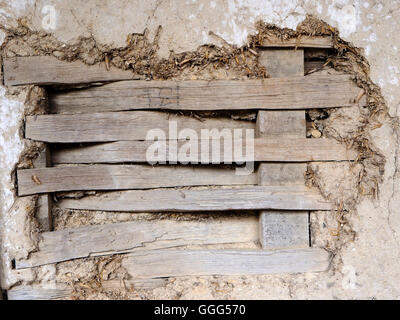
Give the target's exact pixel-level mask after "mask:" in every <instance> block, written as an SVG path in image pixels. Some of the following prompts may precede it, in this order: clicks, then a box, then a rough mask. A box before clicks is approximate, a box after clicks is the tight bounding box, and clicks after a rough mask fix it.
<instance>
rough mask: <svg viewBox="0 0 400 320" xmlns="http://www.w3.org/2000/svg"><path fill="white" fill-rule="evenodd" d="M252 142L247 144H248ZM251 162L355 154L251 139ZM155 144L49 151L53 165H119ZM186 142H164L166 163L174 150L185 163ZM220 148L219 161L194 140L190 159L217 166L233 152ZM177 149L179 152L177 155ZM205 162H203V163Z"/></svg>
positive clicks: (306, 142)
mask: <svg viewBox="0 0 400 320" xmlns="http://www.w3.org/2000/svg"><path fill="white" fill-rule="evenodd" d="M251 141H253V140H248V141H247V143H248V144H249V145H250V144H251ZM253 142H254V159H253V160H254V161H271V162H275V161H279V162H304V161H342V160H354V159H355V158H356V157H357V153H356V152H355V150H353V149H347V148H346V146H345V145H343V144H340V143H338V142H337V141H335V140H332V139H306V138H297V139H289V138H281V139H278V138H276V139H264V138H258V139H254V141H253ZM153 143H154V141H117V142H109V143H100V144H95V145H73V146H66V147H63V146H62V145H61V146H58V148H56V149H53V150H52V162H53V163H54V164H67V163H70V164H72V163H122V162H139V163H144V162H147V161H148V159H147V158H146V150H148V148H149V147H150V146H151V145H152V144H153ZM189 143H190V142H188V141H169V142H166V150H167V153H166V156H167V158H166V160H167V161H169V160H170V158H169V150H170V149H171V150H175V152H174V154H177V160H178V161H179V162H182V161H185V160H186V159H187V158H186V155H185V154H182V153H179V150H182V146H183V145H185V144H189ZM208 143H209V147H211V146H212V145H213V142H212V141H211V140H209V141H208ZM215 143H216V144H217V146H218V145H219V146H220V155H219V158H218V157H216V156H215V154H213V152H212V151H211V149H210V148H209V149H208V150H202V148H201V144H202V142H201V141H195V145H196V144H197V147H198V148H197V150H196V153H195V154H194V155H193V158H192V159H197V161H198V163H200V160H204V159H209V163H212V160H213V157H216V159H217V160H218V161H219V162H220V163H224V161H225V160H228V159H230V160H231V161H232V162H236V161H235V160H237V159H234V158H232V157H231V155H232V154H234V153H233V151H234V150H235V147H234V142H232V145H231V147H232V150H230V151H229V152H227V153H224V151H225V150H224V141H223V140H221V141H215ZM242 144H243V148H242V150H243V156H245V155H246V150H245V146H246V145H245V143H242ZM176 150H178V152H176ZM203 163H204V162H203Z"/></svg>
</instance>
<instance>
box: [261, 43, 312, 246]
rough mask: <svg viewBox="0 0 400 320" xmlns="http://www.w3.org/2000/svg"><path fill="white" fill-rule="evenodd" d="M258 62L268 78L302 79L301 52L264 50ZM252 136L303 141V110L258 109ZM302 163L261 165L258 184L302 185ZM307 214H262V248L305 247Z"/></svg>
mask: <svg viewBox="0 0 400 320" xmlns="http://www.w3.org/2000/svg"><path fill="white" fill-rule="evenodd" d="M260 63H261V64H262V65H263V66H265V67H266V68H267V71H268V72H269V73H270V76H271V77H287V76H294V75H298V76H303V75H304V50H303V49H297V50H293V49H279V50H277V49H268V50H264V51H262V52H261V54H260ZM256 136H257V137H264V138H277V137H284V138H288V139H298V138H300V139H301V138H305V136H306V115H305V111H304V110H290V111H288V110H280V111H272V110H262V111H259V112H258V115H257V125H256ZM306 167H307V166H306V164H305V163H261V164H260V166H259V169H258V177H259V180H258V182H259V185H277V186H285V185H292V186H296V185H299V186H301V185H304V184H305V181H304V180H305V179H304V174H305V172H306ZM308 220H309V219H308V212H307V211H296V212H291V211H271V210H269V211H262V212H261V213H260V221H259V232H260V236H259V239H260V243H261V246H262V248H263V249H287V248H307V247H308V246H309V223H308Z"/></svg>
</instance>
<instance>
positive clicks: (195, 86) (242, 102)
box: [50, 75, 365, 113]
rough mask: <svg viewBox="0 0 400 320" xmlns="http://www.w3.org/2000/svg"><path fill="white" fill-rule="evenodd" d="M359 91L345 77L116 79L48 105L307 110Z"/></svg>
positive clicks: (345, 100) (81, 109)
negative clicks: (184, 79)
mask: <svg viewBox="0 0 400 320" xmlns="http://www.w3.org/2000/svg"><path fill="white" fill-rule="evenodd" d="M360 90H361V89H360V88H358V87H357V86H356V84H355V83H354V82H353V81H352V80H351V77H350V76H349V75H315V76H314V77H307V78H304V77H289V78H279V79H278V78H271V79H263V80H213V81H200V80H195V81H180V82H177V81H120V82H115V83H111V84H106V85H103V86H96V87H91V88H87V89H79V90H72V91H66V92H58V93H55V94H53V95H51V96H50V104H51V106H52V112H54V113H93V112H106V111H122V110H139V109H146V110H149V109H167V110H197V111H213V110H249V109H310V108H331V107H346V106H352V105H354V103H355V102H354V100H355V99H356V97H357V95H358V94H359V92H360ZM360 103H365V100H362V101H360Z"/></svg>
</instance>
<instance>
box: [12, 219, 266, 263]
mask: <svg viewBox="0 0 400 320" xmlns="http://www.w3.org/2000/svg"><path fill="white" fill-rule="evenodd" d="M40 236H41V238H40V241H39V244H38V246H39V250H38V251H36V252H32V253H31V254H30V255H29V259H27V260H19V261H16V268H17V269H21V268H30V267H37V266H41V265H46V264H51V263H57V262H62V261H67V260H72V259H77V258H87V257H93V256H102V255H112V254H118V253H128V252H138V251H142V250H154V249H162V248H173V247H180V246H190V245H207V244H223V243H225V244H226V243H250V242H255V241H257V238H258V234H257V218H256V217H243V218H230V219H223V220H222V222H221V221H215V220H211V221H207V222H199V221H172V220H161V221H157V222H154V221H132V222H122V223H113V224H105V225H95V226H85V227H80V228H74V229H65V230H57V231H54V232H44V233H41V235H40Z"/></svg>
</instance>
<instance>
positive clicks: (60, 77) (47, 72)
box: [4, 56, 134, 86]
mask: <svg viewBox="0 0 400 320" xmlns="http://www.w3.org/2000/svg"><path fill="white" fill-rule="evenodd" d="M133 78H134V75H133V74H132V72H131V71H125V70H121V69H117V68H115V67H113V66H111V67H110V70H107V68H106V66H105V64H100V65H94V66H88V65H86V64H84V63H82V62H80V61H74V62H67V61H60V60H58V59H56V58H55V57H52V56H34V57H12V58H4V82H5V85H7V86H11V85H13V86H15V85H26V84H36V85H47V84H79V83H88V82H102V81H117V80H130V79H133Z"/></svg>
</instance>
